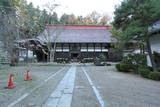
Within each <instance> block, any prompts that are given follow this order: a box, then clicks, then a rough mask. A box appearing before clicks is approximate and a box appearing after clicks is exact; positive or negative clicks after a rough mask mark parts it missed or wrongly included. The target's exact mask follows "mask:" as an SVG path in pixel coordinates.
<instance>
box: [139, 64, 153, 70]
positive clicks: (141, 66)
mask: <svg viewBox="0 0 160 107" xmlns="http://www.w3.org/2000/svg"><path fill="white" fill-rule="evenodd" d="M139 69H148V70H149V71H153V68H152V67H150V66H145V65H138V71H139Z"/></svg>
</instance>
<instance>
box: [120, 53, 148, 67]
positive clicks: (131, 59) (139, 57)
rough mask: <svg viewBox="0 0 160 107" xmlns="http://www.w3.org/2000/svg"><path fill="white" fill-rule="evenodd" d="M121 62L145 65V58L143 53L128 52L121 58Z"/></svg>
mask: <svg viewBox="0 0 160 107" xmlns="http://www.w3.org/2000/svg"><path fill="white" fill-rule="evenodd" d="M122 63H125V64H136V65H146V64H147V58H146V55H143V54H128V55H127V56H125V57H124V58H123V60H122Z"/></svg>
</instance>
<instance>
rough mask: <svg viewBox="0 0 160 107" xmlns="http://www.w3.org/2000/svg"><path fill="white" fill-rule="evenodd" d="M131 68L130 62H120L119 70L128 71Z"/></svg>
mask: <svg viewBox="0 0 160 107" xmlns="http://www.w3.org/2000/svg"><path fill="white" fill-rule="evenodd" d="M131 69H132V65H131V64H120V71H122V72H130V71H131Z"/></svg>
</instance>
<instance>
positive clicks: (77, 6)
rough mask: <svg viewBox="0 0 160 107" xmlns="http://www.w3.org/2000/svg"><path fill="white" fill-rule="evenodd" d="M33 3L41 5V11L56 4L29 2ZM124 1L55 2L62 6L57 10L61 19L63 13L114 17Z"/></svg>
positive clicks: (39, 0) (61, 0) (59, 0)
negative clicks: (117, 7)
mask: <svg viewBox="0 0 160 107" xmlns="http://www.w3.org/2000/svg"><path fill="white" fill-rule="evenodd" d="M27 1H28V3H29V2H32V3H33V5H34V6H37V5H39V7H40V8H41V9H43V8H44V7H45V4H47V3H48V2H50V3H52V2H53V3H54V0H27ZM121 1H122V0H55V2H56V3H58V4H60V6H59V7H57V8H56V9H55V11H56V12H57V13H58V16H59V17H60V16H61V15H62V14H63V13H67V14H72V13H73V14H75V15H76V16H81V15H82V16H86V15H87V14H89V13H91V12H92V11H97V12H98V13H101V14H108V15H110V16H111V17H113V12H114V8H115V6H116V5H119V4H120V3H121Z"/></svg>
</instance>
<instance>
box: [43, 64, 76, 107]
mask: <svg viewBox="0 0 160 107" xmlns="http://www.w3.org/2000/svg"><path fill="white" fill-rule="evenodd" d="M75 74H76V67H75V66H72V67H71V68H70V69H69V71H68V72H67V73H66V75H65V76H64V78H63V79H62V80H61V82H60V83H59V85H58V86H57V88H56V89H55V90H54V91H53V93H52V94H51V96H50V97H49V98H48V99H47V101H46V102H45V104H44V105H43V107H70V106H71V102H72V96H73V89H74V81H75Z"/></svg>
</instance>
